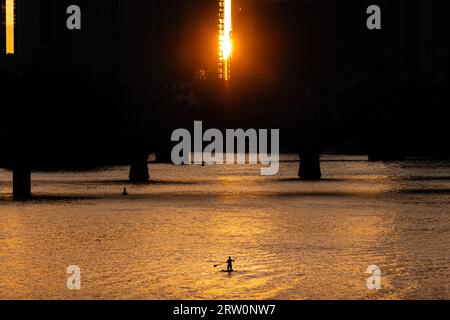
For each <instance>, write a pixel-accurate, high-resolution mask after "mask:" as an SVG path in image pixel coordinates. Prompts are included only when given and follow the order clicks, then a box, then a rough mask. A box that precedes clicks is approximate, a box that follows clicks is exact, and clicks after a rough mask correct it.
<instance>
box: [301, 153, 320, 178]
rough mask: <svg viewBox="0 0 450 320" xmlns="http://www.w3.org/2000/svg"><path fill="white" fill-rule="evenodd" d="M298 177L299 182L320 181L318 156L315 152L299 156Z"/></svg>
mask: <svg viewBox="0 0 450 320" xmlns="http://www.w3.org/2000/svg"><path fill="white" fill-rule="evenodd" d="M298 176H299V177H300V179H301V180H320V178H321V177H322V172H321V170H320V154H319V153H316V152H305V153H302V154H301V155H300V168H299V171H298Z"/></svg>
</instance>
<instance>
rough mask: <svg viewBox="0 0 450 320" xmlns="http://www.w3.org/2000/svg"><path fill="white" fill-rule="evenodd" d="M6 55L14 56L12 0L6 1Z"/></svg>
mask: <svg viewBox="0 0 450 320" xmlns="http://www.w3.org/2000/svg"><path fill="white" fill-rule="evenodd" d="M5 13H6V54H14V23H15V21H14V0H6V10H5Z"/></svg>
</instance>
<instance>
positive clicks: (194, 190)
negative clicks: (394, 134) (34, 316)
mask: <svg viewBox="0 0 450 320" xmlns="http://www.w3.org/2000/svg"><path fill="white" fill-rule="evenodd" d="M291 160H292V161H291ZM293 160H295V157H294V156H292V155H283V157H282V163H281V168H280V174H279V175H278V176H274V177H262V176H260V175H259V167H258V166H256V167H255V166H251V165H218V166H207V167H201V166H180V167H176V166H170V165H163V164H151V165H150V172H151V177H152V180H151V182H150V183H149V184H145V185H139V186H134V185H131V184H128V182H127V180H126V178H127V175H128V168H126V167H113V168H107V169H104V170H99V171H96V172H58V173H34V174H33V193H34V195H35V198H34V200H32V201H30V202H25V203H15V202H12V201H11V200H10V194H9V193H10V192H11V173H10V172H7V171H0V194H1V195H0V298H2V299H10V298H19V299H30V298H31V299H56V298H63V299H86V298H93V299H105V298H109V299H417V298H418V299H427V298H437V299H442V298H447V299H448V298H450V268H449V265H450V162H445V161H406V162H399V163H370V162H367V161H366V160H367V159H366V158H365V157H355V156H345V157H344V156H325V157H324V161H323V162H322V171H323V175H324V179H323V180H322V181H319V182H301V181H298V180H297V179H296V175H297V172H298V164H297V163H296V162H294V161H293ZM124 187H126V188H127V190H128V192H129V196H127V197H124V196H121V193H122V191H123V188H124ZM229 255H231V256H232V257H235V258H236V262H235V265H234V268H235V270H236V272H235V273H233V274H227V273H223V272H221V269H222V268H223V266H219V267H217V268H214V267H213V265H214V264H217V263H218V262H221V261H225V260H226V259H227V258H228V256H229ZM69 265H77V266H79V267H80V269H81V290H68V289H67V284H66V282H67V277H68V275H67V273H66V270H67V267H68V266H69ZM370 265H377V266H379V268H380V269H381V272H382V278H381V284H382V289H381V290H369V289H368V288H367V277H368V276H369V275H368V274H366V270H367V268H368V267H369V266H370Z"/></svg>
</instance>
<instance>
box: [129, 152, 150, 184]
mask: <svg viewBox="0 0 450 320" xmlns="http://www.w3.org/2000/svg"><path fill="white" fill-rule="evenodd" d="M129 179H130V181H131V182H133V183H143V182H147V181H148V179H150V174H149V173H148V155H147V154H141V155H138V156H135V157H134V159H133V160H132V162H131V166H130V174H129Z"/></svg>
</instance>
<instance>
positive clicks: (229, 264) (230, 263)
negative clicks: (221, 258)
mask: <svg viewBox="0 0 450 320" xmlns="http://www.w3.org/2000/svg"><path fill="white" fill-rule="evenodd" d="M234 261H235V259H231V257H228V260H227V272H233V262H234Z"/></svg>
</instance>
